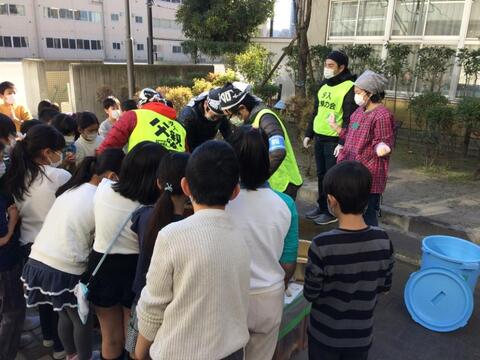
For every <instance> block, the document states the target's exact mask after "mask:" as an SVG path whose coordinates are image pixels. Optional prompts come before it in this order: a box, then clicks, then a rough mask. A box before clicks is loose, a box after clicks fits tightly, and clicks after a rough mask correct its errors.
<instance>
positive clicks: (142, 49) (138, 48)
mask: <svg viewBox="0 0 480 360" xmlns="http://www.w3.org/2000/svg"><path fill="white" fill-rule="evenodd" d="M144 50H145V48H144V46H143V44H137V51H144Z"/></svg>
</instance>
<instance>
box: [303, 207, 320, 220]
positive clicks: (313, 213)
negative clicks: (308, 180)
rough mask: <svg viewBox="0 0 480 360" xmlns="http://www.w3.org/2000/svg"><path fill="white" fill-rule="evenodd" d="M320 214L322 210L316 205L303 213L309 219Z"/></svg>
mask: <svg viewBox="0 0 480 360" xmlns="http://www.w3.org/2000/svg"><path fill="white" fill-rule="evenodd" d="M321 214H322V211H321V210H320V208H319V207H318V206H317V207H316V208H315V209H312V210H310V211H308V212H307V213H306V214H305V217H306V218H307V219H310V220H313V219H315V218H317V217H318V216H319V215H321Z"/></svg>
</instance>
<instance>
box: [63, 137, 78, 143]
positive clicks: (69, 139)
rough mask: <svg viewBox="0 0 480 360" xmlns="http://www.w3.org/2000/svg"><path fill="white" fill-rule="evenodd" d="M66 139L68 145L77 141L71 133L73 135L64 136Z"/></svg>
mask: <svg viewBox="0 0 480 360" xmlns="http://www.w3.org/2000/svg"><path fill="white" fill-rule="evenodd" d="M63 138H64V139H65V143H66V144H67V145H72V144H73V143H74V142H75V136H73V135H71V136H64V137H63Z"/></svg>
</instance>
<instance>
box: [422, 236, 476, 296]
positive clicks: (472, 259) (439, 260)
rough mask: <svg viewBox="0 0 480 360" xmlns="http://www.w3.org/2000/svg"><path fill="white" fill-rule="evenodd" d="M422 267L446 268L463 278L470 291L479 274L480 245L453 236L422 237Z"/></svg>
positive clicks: (473, 289)
mask: <svg viewBox="0 0 480 360" xmlns="http://www.w3.org/2000/svg"><path fill="white" fill-rule="evenodd" d="M422 251H423V256H422V267H421V269H420V270H426V269H430V268H442V269H448V270H451V271H453V272H455V273H457V274H458V275H459V276H460V277H461V278H462V279H464V280H465V281H466V282H467V284H468V286H469V287H470V289H471V290H472V292H474V291H475V285H476V283H477V280H478V276H479V275H480V246H478V245H476V244H474V243H472V242H470V241H466V240H463V239H459V238H456V237H453V236H443V235H435V236H428V237H426V238H425V239H423V244H422Z"/></svg>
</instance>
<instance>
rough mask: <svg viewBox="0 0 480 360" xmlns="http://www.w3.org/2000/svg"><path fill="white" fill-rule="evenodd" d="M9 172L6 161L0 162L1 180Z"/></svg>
mask: <svg viewBox="0 0 480 360" xmlns="http://www.w3.org/2000/svg"><path fill="white" fill-rule="evenodd" d="M6 172H7V165H5V161H2V162H0V178H1V177H2V176H3V175H5V173H6Z"/></svg>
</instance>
